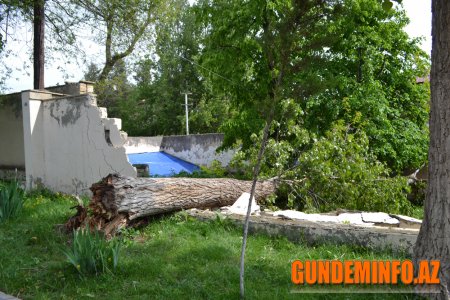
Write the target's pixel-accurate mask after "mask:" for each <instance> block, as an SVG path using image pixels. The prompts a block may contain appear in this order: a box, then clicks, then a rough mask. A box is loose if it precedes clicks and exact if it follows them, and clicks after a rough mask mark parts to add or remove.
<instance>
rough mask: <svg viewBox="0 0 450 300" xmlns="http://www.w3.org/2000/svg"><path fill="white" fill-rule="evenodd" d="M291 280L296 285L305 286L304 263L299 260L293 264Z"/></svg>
mask: <svg viewBox="0 0 450 300" xmlns="http://www.w3.org/2000/svg"><path fill="white" fill-rule="evenodd" d="M291 280H292V282H293V283H294V284H303V283H304V282H303V263H302V262H301V261H299V260H295V261H293V262H292V269H291Z"/></svg>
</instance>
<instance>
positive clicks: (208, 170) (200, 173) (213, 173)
mask: <svg viewBox="0 0 450 300" xmlns="http://www.w3.org/2000/svg"><path fill="white" fill-rule="evenodd" d="M228 175H229V174H228V171H227V170H226V168H224V167H222V163H221V162H220V161H218V160H213V161H212V163H211V165H210V166H209V167H205V166H200V169H199V170H195V171H193V172H192V173H188V172H186V171H182V172H180V173H178V174H174V175H173V176H172V177H190V178H223V177H227V176H228Z"/></svg>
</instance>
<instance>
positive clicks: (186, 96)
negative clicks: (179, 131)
mask: <svg viewBox="0 0 450 300" xmlns="http://www.w3.org/2000/svg"><path fill="white" fill-rule="evenodd" d="M181 94H182V95H183V94H184V107H185V110H186V135H189V108H188V107H189V104H188V95H192V93H189V92H184V93H181Z"/></svg>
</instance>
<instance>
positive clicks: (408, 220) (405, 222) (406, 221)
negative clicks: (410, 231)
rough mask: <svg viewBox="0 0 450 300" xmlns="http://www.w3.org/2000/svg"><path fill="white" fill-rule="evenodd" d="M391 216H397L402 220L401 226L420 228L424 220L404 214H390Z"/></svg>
mask: <svg viewBox="0 0 450 300" xmlns="http://www.w3.org/2000/svg"><path fill="white" fill-rule="evenodd" d="M390 216H391V217H393V218H396V219H397V220H398V221H399V222H400V224H399V227H404V228H414V229H420V226H422V220H419V219H416V218H412V217H408V216H403V215H390Z"/></svg>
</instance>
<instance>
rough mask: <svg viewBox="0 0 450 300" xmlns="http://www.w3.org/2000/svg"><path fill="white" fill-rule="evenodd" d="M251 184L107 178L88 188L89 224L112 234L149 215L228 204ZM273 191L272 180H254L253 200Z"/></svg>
mask: <svg viewBox="0 0 450 300" xmlns="http://www.w3.org/2000/svg"><path fill="white" fill-rule="evenodd" d="M251 185H252V182H251V181H243V180H237V179H230V178H144V177H138V178H133V177H122V176H119V175H108V176H107V177H105V178H104V179H103V180H102V181H100V182H98V183H95V184H93V185H92V186H91V188H90V189H91V191H92V194H93V196H92V199H91V202H90V204H89V209H90V210H91V216H90V220H89V223H90V225H91V226H93V227H97V228H99V229H107V230H106V231H108V233H109V232H113V231H114V229H116V228H115V227H116V226H115V225H113V224H115V223H117V224H120V226H123V225H124V222H125V223H129V222H130V221H133V220H136V219H139V218H142V217H146V216H152V215H158V214H163V213H168V212H174V211H179V210H183V209H189V208H214V207H221V206H226V205H231V204H233V203H234V201H236V199H237V198H239V196H240V195H241V194H242V193H244V192H248V191H249V190H250V188H251ZM276 188H277V181H276V180H273V179H271V180H264V181H258V183H257V185H256V192H255V199H256V200H257V201H261V200H262V199H264V198H266V197H267V196H269V195H270V194H273V193H274V192H275V190H276Z"/></svg>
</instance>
